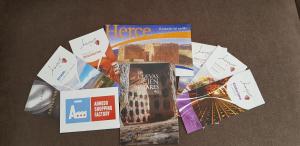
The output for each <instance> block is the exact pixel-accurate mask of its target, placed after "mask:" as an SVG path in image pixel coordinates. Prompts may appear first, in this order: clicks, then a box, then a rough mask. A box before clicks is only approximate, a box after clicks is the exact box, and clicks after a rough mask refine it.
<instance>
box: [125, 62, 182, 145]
mask: <svg viewBox="0 0 300 146" xmlns="http://www.w3.org/2000/svg"><path fill="white" fill-rule="evenodd" d="M120 69H121V79H120V81H121V83H120V84H121V88H122V89H121V90H122V94H121V96H120V114H121V123H122V124H121V127H120V143H121V144H122V145H140V144H176V143H178V139H179V127H178V117H177V108H176V92H175V66H174V65H172V64H169V63H140V64H136V63H134V64H121V65H120Z"/></svg>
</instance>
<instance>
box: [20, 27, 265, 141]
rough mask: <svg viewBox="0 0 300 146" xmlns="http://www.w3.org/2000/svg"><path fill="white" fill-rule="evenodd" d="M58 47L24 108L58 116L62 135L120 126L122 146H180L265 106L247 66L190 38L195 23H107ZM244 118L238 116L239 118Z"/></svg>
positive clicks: (216, 47) (217, 49)
mask: <svg viewBox="0 0 300 146" xmlns="http://www.w3.org/2000/svg"><path fill="white" fill-rule="evenodd" d="M104 27H105V29H103V28H102V29H99V30H96V31H94V32H91V33H88V34H86V35H83V36H81V37H78V38H75V39H73V40H70V41H69V43H70V47H71V50H72V52H73V53H71V52H69V51H68V50H67V49H65V48H63V47H62V46H59V47H58V49H57V50H56V51H55V52H54V54H53V55H52V56H51V57H50V59H49V60H48V61H47V62H46V64H45V65H44V66H43V67H42V69H41V70H40V72H39V73H38V75H37V76H38V77H39V78H40V79H42V80H35V81H34V82H33V86H32V88H31V91H30V94H29V97H28V101H27V103H26V105H25V111H28V112H30V113H32V114H34V115H49V116H53V117H57V118H59V119H60V133H67V132H78V131H89V130H103V129H116V128H120V144H121V145H143V144H177V143H179V124H178V117H181V119H182V121H183V123H184V126H185V129H186V131H187V133H192V132H195V131H198V130H201V129H203V128H204V127H205V126H213V125H216V124H220V123H221V122H222V121H223V120H225V119H226V118H228V117H231V116H234V115H238V114H240V113H241V112H244V111H247V110H250V109H252V108H254V107H257V106H259V105H262V104H264V100H263V98H262V95H261V93H260V91H259V89H258V86H257V84H256V82H255V80H254V77H253V75H252V73H251V71H250V70H247V66H246V65H245V64H243V63H242V62H241V61H239V60H238V59H237V58H236V57H234V56H233V55H232V54H230V53H229V52H228V51H227V48H223V47H221V46H213V45H206V44H201V43H195V42H192V41H191V25H190V24H175V25H105V26H104ZM237 120H238V119H237Z"/></svg>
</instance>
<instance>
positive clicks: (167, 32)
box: [105, 24, 194, 76]
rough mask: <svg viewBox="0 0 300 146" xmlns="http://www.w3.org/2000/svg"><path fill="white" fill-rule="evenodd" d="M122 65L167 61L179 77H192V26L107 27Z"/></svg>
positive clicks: (106, 29) (108, 34) (113, 47)
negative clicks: (174, 66) (173, 66)
mask: <svg viewBox="0 0 300 146" xmlns="http://www.w3.org/2000/svg"><path fill="white" fill-rule="evenodd" d="M105 31H106V34H107V36H108V38H109V40H110V43H111V45H112V49H113V50H114V52H115V53H116V54H118V61H119V62H123V63H124V62H168V63H172V64H175V65H176V70H175V74H176V76H193V75H194V72H193V68H192V67H193V59H192V45H191V25H190V24H174V25H106V28H105Z"/></svg>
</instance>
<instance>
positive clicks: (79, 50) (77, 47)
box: [69, 28, 109, 69]
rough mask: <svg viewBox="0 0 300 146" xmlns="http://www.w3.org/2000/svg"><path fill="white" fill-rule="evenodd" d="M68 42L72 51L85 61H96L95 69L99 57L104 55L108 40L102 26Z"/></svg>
mask: <svg viewBox="0 0 300 146" xmlns="http://www.w3.org/2000/svg"><path fill="white" fill-rule="evenodd" d="M69 43H70V46H71V48H72V51H73V53H74V54H75V55H77V56H78V57H80V58H81V59H83V60H84V61H85V62H87V63H92V62H95V61H97V64H98V65H97V69H98V68H99V65H100V62H101V58H102V57H103V56H105V52H106V50H107V48H108V46H109V41H108V38H107V36H106V34H105V31H104V29H103V28H102V29H99V30H96V31H94V32H91V33H89V34H86V35H84V36H81V37H78V38H76V39H73V40H70V41H69Z"/></svg>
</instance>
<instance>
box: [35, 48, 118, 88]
mask: <svg viewBox="0 0 300 146" xmlns="http://www.w3.org/2000/svg"><path fill="white" fill-rule="evenodd" d="M38 77H40V78H41V79H43V80H44V81H46V82H47V83H48V84H50V85H52V86H53V87H55V88H56V89H57V90H60V91H62V90H76V89H90V88H100V87H112V86H117V83H115V82H114V81H113V80H111V79H110V78H108V77H107V76H105V75H104V73H102V72H100V71H98V70H97V69H95V68H94V67H92V66H91V65H89V64H86V63H85V62H84V61H83V60H81V59H80V58H78V57H77V56H75V55H74V54H72V53H71V52H69V51H68V50H66V49H65V48H63V47H61V46H60V47H58V49H57V50H56V51H55V52H54V54H53V55H52V56H51V57H50V59H49V60H48V61H47V63H46V64H45V65H44V67H43V68H42V69H41V70H40V72H39V73H38Z"/></svg>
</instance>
